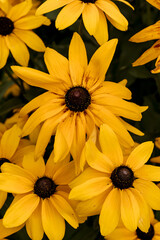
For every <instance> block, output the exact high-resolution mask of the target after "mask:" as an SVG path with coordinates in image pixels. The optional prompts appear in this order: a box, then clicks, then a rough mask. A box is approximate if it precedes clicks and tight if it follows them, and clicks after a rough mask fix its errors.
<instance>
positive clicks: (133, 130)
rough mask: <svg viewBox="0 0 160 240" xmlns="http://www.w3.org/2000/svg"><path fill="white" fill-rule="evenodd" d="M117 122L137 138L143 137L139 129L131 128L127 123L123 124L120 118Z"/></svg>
mask: <svg viewBox="0 0 160 240" xmlns="http://www.w3.org/2000/svg"><path fill="white" fill-rule="evenodd" d="M119 120H120V121H121V122H122V123H123V125H124V126H125V127H126V129H127V130H128V131H129V132H132V133H134V134H136V135H138V136H143V135H144V133H143V132H141V131H140V130H139V129H137V128H135V127H133V126H132V125H131V124H129V123H128V122H125V121H124V120H123V119H122V118H119Z"/></svg>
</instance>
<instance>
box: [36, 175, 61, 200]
mask: <svg viewBox="0 0 160 240" xmlns="http://www.w3.org/2000/svg"><path fill="white" fill-rule="evenodd" d="M56 187H57V185H56V184H55V183H54V182H53V180H52V179H51V178H48V177H41V178H39V179H38V180H37V181H36V183H35V185H34V193H35V194H37V195H38V196H39V197H41V198H43V199H45V198H49V197H50V196H51V195H53V194H54V193H55V190H56Z"/></svg>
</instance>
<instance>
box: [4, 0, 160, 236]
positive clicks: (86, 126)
mask: <svg viewBox="0 0 160 240" xmlns="http://www.w3.org/2000/svg"><path fill="white" fill-rule="evenodd" d="M121 3H122V5H123V6H125V7H126V9H130V8H131V9H130V10H128V11H131V10H134V7H133V6H132V5H131V4H130V3H128V1H125V0H117V2H116V4H115V3H114V2H113V1H111V0H46V1H44V2H43V3H42V4H41V3H40V2H39V1H36V0H35V1H33V2H32V0H0V68H1V71H2V84H1V85H0V89H1V86H3V87H2V91H0V103H1V99H2V105H3V106H4V107H3V106H2V107H1V106H0V121H1V122H0V214H1V219H0V239H5V238H6V237H8V236H10V235H12V234H14V235H12V236H13V238H12V237H11V239H17V235H16V234H18V233H21V232H22V231H23V230H24V229H25V230H24V231H25V232H24V233H22V234H20V239H22V240H23V239H27V238H28V239H29V238H30V239H33V240H42V239H49V240H62V239H63V238H65V239H70V240H72V237H71V232H72V231H74V234H75V236H76V234H77V232H80V235H78V237H77V238H76V237H75V238H74V239H80V238H82V234H84V233H83V231H82V234H81V226H84V225H85V224H86V225H85V226H86V231H85V233H87V230H88V229H89V227H88V225H92V227H93V226H94V225H95V224H96V230H95V229H92V230H93V233H92V235H94V236H92V239H93V240H94V239H95V240H96V239H98V240H99V239H102V238H103V239H106V240H117V239H119V240H131V239H132V240H158V239H160V222H158V217H157V216H158V214H159V211H160V184H159V182H160V157H159V156H155V155H153V156H152V153H153V150H154V143H153V141H152V140H153V139H152V138H151V137H150V138H149V139H147V137H146V136H145V137H146V139H147V140H145V141H144V140H143V138H142V137H143V136H144V135H145V134H144V133H143V131H144V128H143V126H141V125H140V124H138V123H139V122H140V121H141V119H142V113H143V112H147V111H146V110H147V109H148V106H146V105H148V103H147V101H146V102H142V104H138V103H134V102H133V101H132V92H131V91H130V90H129V88H128V87H127V83H128V82H127V80H126V79H123V78H122V80H121V81H116V79H114V80H113V79H112V78H111V75H110V72H109V67H110V65H111V63H112V61H113V62H114V58H115V56H114V55H116V54H115V51H116V49H117V50H118V48H119V46H117V45H118V38H115V37H114V38H113V39H110V40H109V37H108V31H109V30H110V28H112V25H113V26H114V27H115V28H117V29H119V30H121V31H126V30H127V29H128V21H127V19H126V18H125V17H124V15H123V14H122V13H121V12H120V10H119V7H120V6H121ZM145 4H152V5H153V6H154V7H156V8H157V9H158V10H160V3H159V0H148V3H145ZM61 7H63V8H62V9H61V10H60V12H59V13H58V15H57V17H55V15H54V14H53V15H52V13H50V12H52V11H53V10H56V9H59V8H61ZM128 7H130V8H128ZM122 12H123V11H122ZM45 13H48V14H47V15H46V16H43V15H42V14H45ZM53 20H55V27H56V28H57V29H58V30H63V29H65V28H68V27H70V26H71V25H74V24H79V30H78V32H76V31H72V32H73V34H72V37H71V40H70V43H69V46H67V50H68V57H66V56H65V54H61V53H59V52H61V50H60V49H56V47H55V45H56V44H55V42H56V41H55V42H54V41H52V39H50V40H51V42H52V43H51V44H50V43H48V45H47V42H46V43H45V35H46V33H48V35H49V33H50V32H51V31H52V30H53V31H55V32H56V31H57V32H59V31H58V30H55V29H54V27H53V26H52V24H53V22H54V21H53ZM107 20H108V21H109V22H110V23H111V24H112V25H109V30H108V27H107ZM110 23H109V24H110ZM50 24H51V26H49V25H50ZM42 25H43V26H42ZM72 27H73V26H71V29H72ZM37 28H40V29H41V31H42V32H41V31H40V32H39V31H38V29H37ZM48 28H49V31H48V30H46V29H48ZM52 28H53V29H52ZM159 28H160V21H158V22H156V23H155V24H153V25H150V26H147V27H146V28H145V29H143V30H141V31H140V32H139V33H137V34H135V35H134V36H132V37H131V38H130V41H132V42H143V41H148V40H155V39H158V41H157V42H155V43H154V45H153V46H152V47H151V48H150V49H148V50H147V51H146V52H145V53H144V54H142V56H141V57H140V58H139V59H138V60H137V61H135V62H134V63H133V66H137V65H143V64H145V63H148V62H149V61H151V60H154V59H156V58H157V61H156V68H155V69H154V70H152V71H151V72H152V73H159V72H160V31H159ZM35 29H36V30H35ZM73 29H74V27H73ZM82 30H83V31H82ZM86 30H87V31H86ZM47 31H48V32H47ZM66 31H67V30H66ZM44 32H45V34H43V33H44ZM84 32H85V34H84V36H83V33H84ZM90 35H91V36H90ZM66 36H67V33H66ZM92 36H94V38H93V39H92ZM40 37H41V38H42V39H44V42H43V41H42V40H41V38H40ZM58 37H59V36H58ZM82 37H84V39H85V40H83V38H82ZM48 38H49V36H48ZM89 40H90V42H92V44H93V45H94V46H95V45H96V49H94V51H93V52H92V56H90V55H91V54H88V55H87V50H86V48H87V47H88V46H90V45H89V44H90V42H89ZM63 41H65V45H66V44H67V41H68V39H63ZM54 44H55V45H54ZM26 45H27V46H28V47H29V48H31V49H32V50H29V49H28V48H27V46H26ZM99 45H100V46H99ZM33 50H34V51H36V53H35V52H34V51H33ZM65 50H66V48H65ZM92 50H93V49H92ZM10 52H11V54H10ZM37 52H38V53H37ZM40 52H44V56H43V57H42V55H41V54H42V53H40ZM62 52H63V51H62ZM121 54H122V53H121V51H119V53H117V56H118V55H120V57H121ZM122 55H123V54H122ZM117 59H118V57H117ZM14 60H15V61H16V63H15V61H14ZM43 60H44V61H43ZM17 64H19V65H21V66H17ZM114 64H116V68H118V67H117V62H114ZM111 67H112V66H111ZM111 67H110V68H111ZM121 70H123V67H122V68H121ZM106 74H107V77H106ZM149 74H151V73H149ZM157 85H158V84H157ZM6 99H7V101H8V102H7V103H6V102H5V101H6ZM7 104H8V105H7ZM2 113H3V114H2ZM1 116H3V117H2V119H1ZM142 125H143V122H142ZM140 129H141V130H142V131H141V130H140ZM144 132H145V131H144ZM148 135H149V134H148ZM155 146H156V147H157V149H160V139H159V137H157V138H155ZM157 155H158V154H157ZM151 157H152V158H151ZM150 158H151V161H150V162H148V161H149V160H150ZM153 210H154V212H153ZM90 219H94V223H93V224H88V225H87V223H88V222H89V221H90ZM65 222H67V224H66V223H65ZM66 228H67V231H65V229H66ZM22 229H23V230H22ZM76 229H77V230H76ZM97 229H98V230H97ZM65 232H66V235H65ZM68 232H69V233H68ZM67 234H68V235H67ZM74 234H73V235H74ZM73 235H72V236H73ZM79 236H80V237H79ZM18 239H19V238H18ZM87 239H90V235H88V237H87Z"/></svg>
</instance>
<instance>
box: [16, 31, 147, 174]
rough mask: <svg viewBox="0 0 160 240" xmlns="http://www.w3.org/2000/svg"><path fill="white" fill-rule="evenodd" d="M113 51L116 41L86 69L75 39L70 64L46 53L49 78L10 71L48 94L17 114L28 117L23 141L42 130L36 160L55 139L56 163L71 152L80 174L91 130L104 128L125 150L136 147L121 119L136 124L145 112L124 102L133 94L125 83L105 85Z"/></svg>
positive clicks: (26, 71) (23, 69)
mask: <svg viewBox="0 0 160 240" xmlns="http://www.w3.org/2000/svg"><path fill="white" fill-rule="evenodd" d="M116 45H117V39H113V40H110V41H108V42H106V43H105V44H103V45H102V46H101V47H99V49H98V50H97V51H96V52H95V53H94V55H93V56H92V58H91V60H90V62H89V64H88V61H87V54H86V49H85V46H84V43H83V41H82V39H81V37H80V36H79V35H78V34H77V33H74V35H73V38H72V40H71V43H70V46H69V61H68V60H67V59H66V58H65V57H63V56H62V55H60V54H59V53H57V52H56V51H55V50H53V49H50V48H47V49H46V52H45V55H44V60H45V63H46V66H47V68H48V71H49V74H47V73H43V72H41V71H38V70H35V69H31V68H26V67H19V66H13V67H12V69H13V71H14V72H15V74H17V76H19V77H20V78H22V79H23V80H24V81H25V82H27V83H28V84H30V85H32V86H37V87H42V88H44V89H46V90H48V91H47V92H45V93H44V94H41V95H40V96H38V97H36V98H35V99H33V100H32V101H31V102H29V103H28V104H27V105H25V106H24V107H23V108H22V109H21V111H20V116H25V115H27V114H29V113H30V112H32V114H31V116H30V117H29V118H28V120H27V122H26V124H25V126H24V128H23V130H22V135H23V136H26V135H29V134H30V133H31V132H32V131H33V130H34V129H35V128H36V127H37V126H39V125H40V124H41V130H40V133H39V136H38V140H37V144H36V150H35V155H36V157H37V158H38V157H39V156H41V155H42V154H43V153H44V151H45V148H46V146H47V144H48V142H49V141H50V138H51V136H52V135H54V134H55V143H54V153H55V158H54V161H60V160H62V159H63V158H65V156H66V154H67V153H68V151H69V150H70V151H71V154H72V156H73V159H74V161H75V164H76V169H77V172H79V170H80V165H81V164H80V162H79V161H80V160H79V159H80V155H81V152H82V149H83V147H84V144H85V141H86V136H87V137H89V136H90V135H91V133H92V132H93V131H94V129H95V127H99V126H100V125H101V124H102V123H107V124H108V125H109V126H111V127H112V129H113V130H114V131H115V133H116V134H117V135H118V138H119V139H120V141H121V144H123V145H125V146H126V147H129V146H132V145H134V142H133V140H132V138H131V136H130V135H129V133H128V131H127V130H129V131H131V132H134V133H136V134H139V135H143V133H142V132H140V131H139V130H137V129H135V128H134V127H132V126H131V125H129V124H128V123H126V122H125V121H124V120H122V119H121V118H120V116H122V117H124V118H129V119H132V120H135V121H139V120H141V117H142V114H141V112H143V111H144V110H146V109H147V108H146V107H140V106H138V105H136V104H134V103H132V102H128V101H125V100H124V99H127V100H128V99H131V92H130V91H129V89H127V88H126V87H125V86H124V82H123V83H113V82H109V81H104V79H105V74H106V71H107V69H108V67H109V65H110V62H111V60H112V58H113V55H114V52H115V49H116ZM53 59H55V61H53ZM82 165H83V164H82ZM81 169H83V166H81Z"/></svg>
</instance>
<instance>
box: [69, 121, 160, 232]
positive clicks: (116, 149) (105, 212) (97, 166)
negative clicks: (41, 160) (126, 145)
mask: <svg viewBox="0 0 160 240" xmlns="http://www.w3.org/2000/svg"><path fill="white" fill-rule="evenodd" d="M99 143H100V148H101V151H100V150H98V148H97V147H96V146H95V145H94V143H93V141H92V140H91V139H89V140H88V141H87V143H86V147H85V156H86V159H87V162H88V164H89V166H90V167H88V168H86V169H85V170H84V172H83V173H82V174H80V175H79V176H78V177H77V178H76V179H75V180H73V182H71V184H70V187H71V188H72V190H71V192H70V195H69V198H70V199H75V200H80V201H81V202H80V203H78V206H77V211H78V213H79V214H80V216H86V215H87V216H92V215H97V214H100V217H99V224H100V230H101V234H102V235H103V236H106V235H108V234H110V233H111V232H112V231H113V230H114V229H115V228H116V227H117V225H118V223H119V221H120V219H121V220H122V222H123V224H124V225H125V227H126V228H127V229H129V230H130V231H135V230H136V229H137V227H139V228H140V229H141V230H142V231H144V232H147V231H148V229H149V226H150V219H149V208H148V206H150V207H151V208H152V209H156V210H159V209H160V189H159V188H158V187H157V186H156V185H155V184H154V183H152V182H151V181H159V180H160V168H159V167H156V166H152V165H144V164H145V163H146V162H147V161H148V159H149V157H150V156H151V153H152V150H153V146H154V145H153V143H152V142H151V141H149V142H145V143H142V144H140V145H139V146H137V147H136V148H135V149H134V150H133V151H132V152H131V154H130V155H129V156H128V158H127V159H125V160H124V159H123V154H122V150H121V147H120V145H119V142H118V139H117V137H116V135H115V134H114V132H113V131H112V129H111V128H110V127H109V126H107V125H105V124H104V125H102V126H101V127H100V135H99ZM142 219H143V221H141V220H142Z"/></svg>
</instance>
